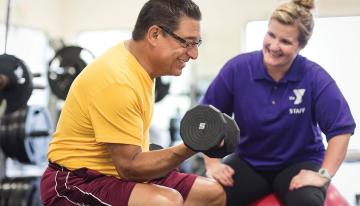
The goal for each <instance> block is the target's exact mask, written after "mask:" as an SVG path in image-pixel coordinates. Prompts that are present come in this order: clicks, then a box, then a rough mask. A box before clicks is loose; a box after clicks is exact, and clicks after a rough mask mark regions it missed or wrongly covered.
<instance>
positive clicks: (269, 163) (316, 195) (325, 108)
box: [202, 0, 355, 206]
mask: <svg viewBox="0 0 360 206" xmlns="http://www.w3.org/2000/svg"><path fill="white" fill-rule="evenodd" d="M313 7H314V2H313V0H293V1H292V2H289V3H284V4H282V5H280V6H279V7H278V8H277V9H276V10H275V11H274V12H273V14H272V16H271V18H270V20H269V24H268V31H267V33H266V35H265V38H264V41H263V49H262V51H255V52H250V53H245V54H240V55H238V56H236V57H234V58H232V59H231V60H230V61H228V62H227V63H226V64H225V65H224V67H223V68H222V69H221V71H220V73H219V74H218V75H217V77H216V78H215V79H214V81H213V82H212V83H211V85H210V86H209V88H208V90H207V91H206V93H205V95H204V98H203V99H202V104H211V105H213V106H215V107H217V108H218V109H220V110H221V111H222V112H224V113H227V114H229V115H234V118H235V120H236V122H237V124H238V125H239V128H240V143H239V145H238V146H237V149H236V152H235V153H234V154H232V155H229V156H228V157H226V158H224V159H223V160H222V162H221V161H220V160H218V159H210V158H208V157H205V163H206V169H207V175H208V176H209V177H212V178H214V179H215V180H217V181H218V182H220V183H221V184H222V185H223V186H224V188H225V190H226V193H227V204H228V205H234V206H241V205H248V204H249V203H251V202H253V201H254V200H256V199H258V198H260V197H262V196H264V195H266V194H268V193H271V192H274V193H275V194H276V195H277V196H278V197H279V198H280V200H281V201H282V202H283V203H284V204H285V205H291V206H296V205H301V206H304V205H323V204H324V200H325V195H326V189H327V186H328V184H329V182H330V181H331V178H332V177H333V176H334V175H335V173H336V171H337V170H338V168H339V167H340V165H341V163H342V161H343V160H344V158H345V154H346V150H347V147H348V143H349V138H350V136H351V135H352V134H353V133H354V130H355V122H354V119H353V117H352V115H351V112H350V109H349V106H348V104H347V102H346V100H345V99H344V97H343V95H342V94H341V92H340V90H339V88H338V86H337V85H336V83H335V81H334V80H333V79H332V78H331V77H330V75H329V74H328V73H327V72H326V71H325V70H324V69H323V68H322V67H321V66H319V65H318V64H316V63H314V62H312V61H310V60H308V59H306V58H305V57H303V56H301V55H299V52H300V51H301V50H302V49H303V48H304V47H305V46H306V44H307V42H308V40H309V38H310V36H311V34H312V31H313V25H314V20H313V16H312V14H311V11H310V10H311V9H313ZM321 132H322V133H324V135H325V136H326V140H327V142H328V146H327V149H325V147H324V145H323V141H322V139H323V138H322V135H321Z"/></svg>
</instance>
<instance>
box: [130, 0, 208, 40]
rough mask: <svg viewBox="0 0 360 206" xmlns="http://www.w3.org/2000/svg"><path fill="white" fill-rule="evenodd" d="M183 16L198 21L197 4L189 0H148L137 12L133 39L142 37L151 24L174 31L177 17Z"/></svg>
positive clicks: (199, 17)
mask: <svg viewBox="0 0 360 206" xmlns="http://www.w3.org/2000/svg"><path fill="white" fill-rule="evenodd" d="M183 16H186V17H190V18H192V19H195V20H198V21H200V20H201V12H200V9H199V7H198V5H196V4H195V3H194V2H193V1H191V0H149V1H148V2H147V3H145V4H144V6H143V7H142V9H141V11H140V13H139V16H138V18H137V20H136V24H135V28H134V30H133V32H132V38H133V39H134V40H135V41H136V40H141V39H143V38H144V37H145V34H146V32H147V30H148V29H149V28H150V27H151V26H153V25H161V26H164V27H166V28H167V29H169V30H170V31H175V30H176V29H177V27H178V25H179V19H180V18H181V17H183Z"/></svg>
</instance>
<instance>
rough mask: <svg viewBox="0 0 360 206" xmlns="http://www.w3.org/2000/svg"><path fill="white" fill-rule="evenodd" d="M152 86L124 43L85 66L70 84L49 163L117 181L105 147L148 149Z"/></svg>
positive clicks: (151, 81)
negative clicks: (82, 168) (109, 177)
mask: <svg viewBox="0 0 360 206" xmlns="http://www.w3.org/2000/svg"><path fill="white" fill-rule="evenodd" d="M153 106H154V81H153V80H152V79H151V78H150V76H149V75H148V73H147V72H146V71H145V69H144V68H143V67H142V66H141V65H140V64H139V63H138V61H137V60H136V59H135V57H134V56H133V55H132V54H131V53H130V52H129V51H128V50H127V49H126V48H125V46H124V43H123V42H121V43H119V44H118V45H116V46H114V47H112V48H110V49H109V50H108V51H107V52H106V53H104V54H103V55H102V56H100V57H99V58H97V59H96V60H95V61H94V62H93V63H91V64H89V65H88V66H87V67H86V68H85V69H84V70H83V71H82V72H81V73H80V74H79V75H78V77H77V78H76V79H75V81H74V82H73V84H72V86H71V88H70V91H69V93H68V96H67V98H66V101H65V104H64V107H63V109H62V112H61V115H60V118H59V122H58V125H57V128H56V131H55V133H54V135H53V139H52V141H51V143H50V146H49V153H48V158H49V160H50V161H52V162H55V163H58V164H59V165H62V166H64V167H66V168H68V169H70V170H74V169H78V168H81V167H86V168H89V169H93V170H96V171H98V172H100V173H103V174H105V175H111V176H116V177H118V178H121V177H119V175H118V173H117V171H116V169H115V166H114V164H113V162H112V159H111V157H110V155H109V153H108V151H107V149H106V147H105V143H122V144H132V145H138V146H140V147H141V148H142V150H143V151H147V150H148V147H149V128H150V122H151V118H152V114H153Z"/></svg>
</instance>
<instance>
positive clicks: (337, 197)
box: [250, 184, 350, 206]
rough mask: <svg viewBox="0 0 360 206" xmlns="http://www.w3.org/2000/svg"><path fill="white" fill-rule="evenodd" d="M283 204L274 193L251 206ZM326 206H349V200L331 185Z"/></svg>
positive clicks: (279, 205) (280, 205) (276, 205)
mask: <svg viewBox="0 0 360 206" xmlns="http://www.w3.org/2000/svg"><path fill="white" fill-rule="evenodd" d="M282 205H283V204H282V203H281V201H280V200H279V198H277V197H276V195H275V194H274V193H271V194H268V195H266V196H265V197H262V198H260V199H259V200H256V201H255V202H253V203H251V204H250V206H282ZM324 205H325V206H340V205H341V206H349V205H350V204H349V203H348V202H347V200H346V199H345V198H344V197H343V196H342V195H341V194H340V193H339V192H338V191H337V189H336V188H335V186H334V185H332V184H330V185H329V188H328V190H327V193H326V199H325V204H324Z"/></svg>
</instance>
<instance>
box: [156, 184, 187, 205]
mask: <svg viewBox="0 0 360 206" xmlns="http://www.w3.org/2000/svg"><path fill="white" fill-rule="evenodd" d="M157 201H158V204H156V205H171V206H183V205H184V199H183V197H182V195H181V194H180V193H179V192H178V191H177V190H174V189H171V188H169V189H168V191H167V192H166V193H164V194H162V195H161V196H158V197H157Z"/></svg>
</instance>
